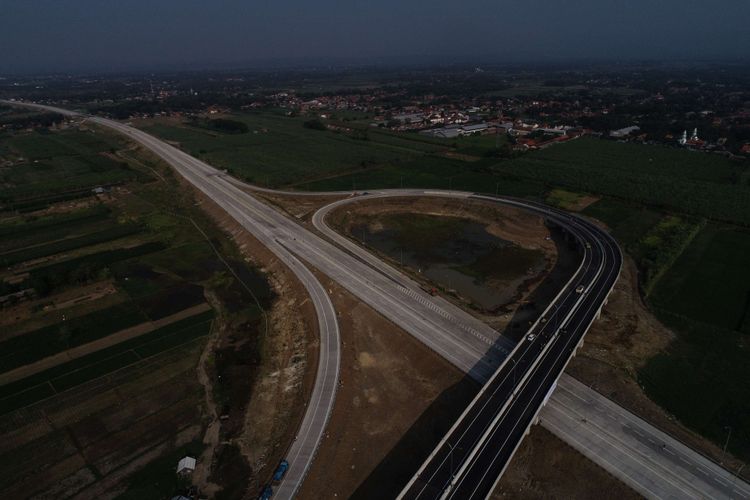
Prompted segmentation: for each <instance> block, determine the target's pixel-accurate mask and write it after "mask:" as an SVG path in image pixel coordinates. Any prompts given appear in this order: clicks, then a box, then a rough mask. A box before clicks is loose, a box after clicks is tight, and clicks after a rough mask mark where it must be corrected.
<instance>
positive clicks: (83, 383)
mask: <svg viewBox="0 0 750 500" xmlns="http://www.w3.org/2000/svg"><path fill="white" fill-rule="evenodd" d="M0 155H2V156H0V165H2V167H0V176H1V178H2V188H0V204H1V206H0V264H1V265H2V266H1V269H0V305H1V307H2V315H1V317H0V346H1V347H2V353H3V354H2V356H0V436H2V439H0V440H1V441H2V442H3V444H2V446H0V464H2V466H0V471H2V476H3V478H4V479H3V480H2V486H3V488H4V490H5V491H6V495H7V496H9V497H10V498H25V497H29V496H34V495H39V496H43V497H56V498H57V497H68V496H71V495H74V494H77V495H81V496H82V497H113V496H117V495H119V494H122V495H123V496H124V498H146V499H148V498H154V499H157V498H164V497H169V496H171V495H172V494H174V493H176V492H177V491H178V489H179V488H181V487H182V486H185V485H184V484H182V483H181V482H180V481H178V480H177V479H176V477H175V475H174V471H173V467H174V464H173V463H172V462H173V461H174V462H175V463H176V460H175V459H174V457H175V456H178V455H179V457H178V458H181V456H182V455H183V454H185V453H188V452H189V453H199V452H200V451H201V449H202V445H201V441H202V435H203V432H204V430H205V426H206V424H207V420H206V410H205V388H204V386H203V385H202V384H201V383H200V382H199V380H198V378H197V376H196V368H197V366H198V362H199V359H200V357H201V354H202V352H203V350H204V347H205V345H206V340H207V338H208V337H209V335H210V334H211V332H213V331H214V330H215V329H217V328H222V329H224V330H226V331H230V332H231V331H237V332H239V331H241V332H243V334H245V335H248V338H249V339H251V341H250V342H249V343H248V345H247V346H246V347H244V349H245V351H247V352H249V353H250V354H251V355H250V359H251V360H253V361H252V362H250V363H249V364H248V365H247V369H249V370H250V373H252V370H253V369H254V368H253V363H256V364H257V363H259V353H260V352H261V351H262V340H263V335H264V332H265V330H264V329H262V328H261V317H262V314H263V311H264V310H266V309H267V308H268V307H270V304H271V301H272V300H273V299H274V296H273V293H272V292H271V290H270V288H269V285H268V283H267V281H266V278H265V277H264V276H263V275H262V274H261V273H260V272H259V271H257V270H255V269H253V268H251V267H249V266H248V265H247V264H246V263H245V262H244V261H243V260H242V258H241V257H240V254H239V251H238V249H237V248H236V247H235V246H234V244H232V243H231V242H230V241H229V240H228V239H227V237H226V236H225V235H224V233H222V232H220V230H219V229H218V228H216V227H215V226H214V225H213V222H212V221H211V220H210V219H209V218H208V216H207V215H206V214H204V213H203V212H202V211H201V210H200V209H199V208H197V207H196V206H195V204H194V200H193V199H192V197H191V196H190V195H189V194H188V193H186V192H184V191H183V190H181V189H178V188H177V187H175V186H176V182H175V179H174V176H173V174H171V172H170V171H169V170H168V169H166V168H165V167H164V166H162V165H160V164H158V162H156V161H155V160H154V159H153V158H151V157H148V156H141V154H140V153H138V152H134V151H133V150H132V149H130V147H129V145H128V144H126V143H124V142H123V141H122V140H121V139H120V138H118V137H117V136H114V135H110V134H109V133H106V132H103V131H101V130H93V129H89V128H87V127H84V126H80V127H77V126H71V127H67V128H65V129H64V130H50V129H39V128H37V129H35V130H34V131H26V130H24V131H18V132H14V133H8V134H6V135H5V136H0ZM159 171H161V173H159ZM94 188H102V189H99V190H97V192H93V189H94ZM238 276H240V277H241V278H238ZM239 279H242V284H240V282H239ZM212 366H214V368H213V369H215V370H217V371H219V370H223V371H226V372H227V373H229V372H228V370H229V369H228V368H226V367H225V366H223V364H219V363H217V364H215V365H212ZM236 374H237V375H238V376H243V377H244V378H248V374H247V373H246V372H243V371H242V370H236ZM212 375H214V376H215V374H213V373H212ZM234 376H235V375H234V372H233V375H232V377H234ZM232 377H226V378H227V380H226V381H223V383H224V384H228V387H231V383H232ZM244 383H247V381H245V382H244ZM219 386H221V384H218V385H217V387H219ZM217 397H218V396H217ZM218 402H221V400H220V399H218ZM39 450H46V451H45V453H39ZM11 457H12V458H11ZM167 462H168V466H167V465H165V464H167Z"/></svg>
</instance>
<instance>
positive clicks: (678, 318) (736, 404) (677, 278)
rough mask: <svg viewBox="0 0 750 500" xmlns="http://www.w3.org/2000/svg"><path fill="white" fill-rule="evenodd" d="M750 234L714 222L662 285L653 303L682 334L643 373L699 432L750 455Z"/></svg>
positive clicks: (657, 396)
mask: <svg viewBox="0 0 750 500" xmlns="http://www.w3.org/2000/svg"><path fill="white" fill-rule="evenodd" d="M748 252H750V233H749V232H748V231H747V230H744V229H739V228H736V227H731V226H724V225H720V224H709V225H707V226H706V227H704V228H703V229H702V230H701V231H700V232H699V233H698V234H697V236H696V237H695V238H694V240H693V242H692V243H691V244H690V245H689V246H688V247H687V249H686V250H685V251H684V252H683V253H682V254H681V255H680V257H679V258H678V259H677V260H676V261H675V263H674V265H673V266H672V267H671V268H670V269H669V271H668V272H666V273H665V275H664V276H663V278H662V279H661V280H660V281H659V283H658V284H657V285H656V287H655V288H654V290H653V292H652V294H651V296H650V300H649V302H650V304H651V305H652V307H653V308H654V310H655V312H656V313H657V316H658V317H659V318H660V319H661V320H662V321H663V322H664V323H665V324H666V325H667V326H669V327H671V328H673V329H674V330H675V331H677V332H678V338H677V340H676V341H675V342H674V343H673V345H671V346H670V347H669V349H668V350H667V352H665V353H663V354H660V355H658V356H656V357H655V358H653V359H651V360H650V361H649V363H648V364H647V365H646V366H645V367H644V369H643V370H642V371H641V373H640V374H639V376H640V379H641V383H642V384H643V386H644V387H645V389H646V391H647V392H648V394H649V395H650V396H651V397H652V398H653V399H654V400H656V401H657V402H659V403H660V404H661V405H663V406H664V407H665V408H666V409H667V410H668V411H669V412H671V413H672V414H674V415H675V416H676V417H677V418H679V419H680V420H681V421H683V422H684V423H685V424H687V425H688V426H689V427H691V428H693V429H695V430H696V431H698V432H700V433H702V434H704V435H706V436H708V437H710V438H711V439H713V440H714V441H715V442H717V443H721V444H723V443H724V442H725V440H726V439H727V434H728V429H732V431H731V432H732V435H731V439H730V441H729V444H728V449H729V450H730V451H731V452H732V453H734V454H735V455H736V456H738V457H740V458H742V459H744V460H748V459H750V432H748V429H750V403H748V402H749V401H750V383H749V382H748V381H749V380H750V344H749V343H748V336H749V335H750V321H749V320H748V318H750V286H749V285H748V283H750V267H748V265H747V255H748Z"/></svg>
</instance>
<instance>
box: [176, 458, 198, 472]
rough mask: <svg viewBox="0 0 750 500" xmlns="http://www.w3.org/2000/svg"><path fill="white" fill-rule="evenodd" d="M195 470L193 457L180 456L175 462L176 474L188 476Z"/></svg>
mask: <svg viewBox="0 0 750 500" xmlns="http://www.w3.org/2000/svg"><path fill="white" fill-rule="evenodd" d="M194 470H195V459H194V458H193V457H182V458H181V459H180V461H179V462H177V475H178V476H188V475H190V474H192V473H193V471H194Z"/></svg>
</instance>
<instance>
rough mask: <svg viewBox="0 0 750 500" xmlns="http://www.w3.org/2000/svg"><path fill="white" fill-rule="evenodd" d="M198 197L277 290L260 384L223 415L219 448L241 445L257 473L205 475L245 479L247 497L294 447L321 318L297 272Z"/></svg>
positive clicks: (312, 370) (224, 479)
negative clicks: (241, 405) (237, 408)
mask: <svg viewBox="0 0 750 500" xmlns="http://www.w3.org/2000/svg"><path fill="white" fill-rule="evenodd" d="M198 198H199V200H200V203H201V205H202V208H203V209H204V210H205V211H207V212H208V213H209V215H210V216H211V217H212V218H213V219H214V220H215V221H216V222H217V223H218V224H219V226H220V227H221V228H222V229H223V230H225V231H226V232H228V233H229V234H230V235H231V237H232V238H233V239H234V241H235V242H236V244H237V245H238V247H239V248H240V251H241V252H242V254H243V255H244V256H245V257H246V259H248V260H249V261H252V262H253V263H254V264H255V265H256V266H258V267H260V268H261V271H262V272H263V273H264V274H265V275H266V277H267V278H268V279H269V282H270V284H271V287H272V289H273V290H274V292H275V293H276V294H277V300H276V301H275V302H274V305H273V307H272V309H271V311H268V312H267V314H268V319H269V325H270V329H269V331H268V334H267V335H266V336H265V338H264V341H263V347H262V364H261V366H259V367H258V370H257V372H256V373H255V376H254V378H255V382H254V383H253V384H252V386H251V387H248V388H247V389H248V391H247V392H248V394H249V395H250V397H249V400H248V401H247V402H246V406H245V407H244V408H243V411H242V412H241V413H238V412H231V411H230V412H229V413H227V414H224V415H221V417H222V419H221V426H220V427H221V430H220V435H221V441H222V443H223V444H220V446H218V447H217V450H216V453H217V454H220V453H221V452H222V447H227V446H233V447H235V448H238V449H239V451H240V452H241V454H242V456H243V457H244V459H245V460H246V461H247V464H248V466H249V468H250V470H251V471H252V473H251V475H250V477H249V478H248V477H235V476H236V475H238V474H240V471H239V470H233V469H232V468H231V467H221V466H219V467H216V468H215V470H213V471H210V473H207V474H206V475H205V477H206V478H210V481H212V482H214V483H217V482H218V483H219V485H220V486H224V485H225V484H226V483H228V482H234V483H236V482H244V483H245V484H246V487H244V488H242V490H243V491H244V494H243V495H244V497H245V498H253V497H254V496H255V495H257V493H258V491H259V490H260V489H261V486H262V485H263V484H265V483H266V482H267V481H268V480H269V479H270V476H271V474H272V472H273V470H274V469H275V467H276V465H277V464H278V462H279V461H280V460H281V459H282V458H283V456H284V454H285V453H286V450H287V449H288V447H289V446H290V445H291V443H292V440H293V439H294V436H295V434H296V432H297V429H298V427H299V424H300V422H301V420H302V416H303V415H304V410H305V404H304V403H305V402H306V401H307V400H308V399H309V394H310V391H311V390H312V385H313V383H314V376H315V370H316V363H317V350H318V346H319V344H318V333H317V319H316V315H315V310H314V308H313V306H312V303H311V302H310V301H309V298H308V297H307V292H306V291H305V289H304V287H302V285H301V284H300V283H299V281H298V280H297V279H296V277H294V275H293V274H292V273H291V271H290V270H288V269H287V268H286V267H285V266H284V265H283V264H282V263H281V262H280V261H279V260H278V259H277V258H276V257H275V256H274V255H273V254H272V253H271V252H270V251H269V250H268V249H267V248H266V247H264V246H263V245H261V244H260V242H258V240H256V239H255V238H254V237H253V236H252V235H250V234H249V233H248V232H247V231H246V230H245V229H243V228H242V227H241V226H240V225H239V224H238V223H237V222H236V221H234V219H232V218H231V217H229V216H228V215H227V214H226V213H225V212H224V211H223V210H222V209H221V208H220V207H218V206H217V205H216V204H215V203H213V202H212V201H210V200H208V199H207V198H206V197H205V196H201V195H198ZM209 429H211V428H209ZM213 432H215V431H213ZM227 453H230V451H229V450H227ZM218 461H219V462H221V460H220V459H219V460H218ZM202 474H203V472H202ZM222 483H223V484H222ZM205 486H209V487H208V488H207V491H213V490H215V488H211V487H210V485H208V484H207V483H206V485H205ZM238 494H239V493H238Z"/></svg>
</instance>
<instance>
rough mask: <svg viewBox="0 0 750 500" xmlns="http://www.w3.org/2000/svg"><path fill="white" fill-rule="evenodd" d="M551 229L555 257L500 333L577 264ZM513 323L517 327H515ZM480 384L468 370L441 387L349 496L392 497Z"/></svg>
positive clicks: (523, 319)
mask: <svg viewBox="0 0 750 500" xmlns="http://www.w3.org/2000/svg"><path fill="white" fill-rule="evenodd" d="M550 229H551V235H552V239H553V241H554V242H555V244H556V245H557V251H558V259H557V261H556V263H555V265H554V266H553V268H552V270H551V271H550V272H549V274H548V275H547V277H546V278H545V279H544V280H543V281H542V282H541V283H540V284H539V286H538V287H537V288H536V289H535V290H534V292H532V294H531V295H530V297H529V301H528V303H529V306H527V307H524V308H519V309H518V310H517V311H516V312H515V313H514V316H513V319H512V320H511V322H510V323H509V326H508V327H507V328H506V329H505V331H504V332H503V335H504V336H507V337H509V338H513V339H514V340H516V341H517V340H518V339H519V338H522V337H523V335H524V334H525V332H526V330H527V329H528V326H529V321H531V322H533V321H535V320H536V317H537V316H538V315H539V314H540V313H541V312H542V311H543V310H544V309H545V308H546V307H547V305H548V304H549V303H550V301H551V300H552V299H553V298H554V297H555V295H557V292H558V291H559V290H560V289H561V288H562V286H563V285H564V284H565V283H566V282H567V281H568V280H569V279H570V276H571V275H572V274H573V272H575V269H576V268H577V267H578V263H579V258H580V254H579V253H578V251H577V250H576V246H575V243H574V241H573V240H572V238H571V237H569V236H568V235H567V234H566V233H565V232H564V231H562V230H561V229H559V228H555V227H551V228H550ZM512 325H519V326H517V327H515V328H514V327H513V326H512ZM497 353H498V351H497V350H496V349H494V348H490V349H488V351H487V353H485V355H484V357H483V359H482V361H480V362H479V363H477V364H476V365H475V367H474V368H472V370H471V371H470V373H474V372H478V371H482V370H484V366H486V363H487V362H490V361H491V362H492V364H493V366H497V365H498V359H497ZM485 371H486V370H485ZM480 387H481V386H480V384H479V383H478V382H476V381H475V380H474V379H473V378H472V377H471V376H470V375H469V374H467V375H465V376H464V377H463V378H462V379H461V381H459V382H458V383H456V384H454V385H453V386H451V387H450V388H448V389H447V390H445V391H443V392H442V393H441V394H440V395H439V396H438V397H437V398H436V399H435V400H434V401H433V402H432V404H431V405H430V406H429V407H428V408H427V409H426V410H425V411H424V412H423V413H422V415H420V417H419V418H418V419H417V420H416V421H415V422H414V424H413V425H412V426H411V427H410V428H409V430H408V431H407V432H406V433H405V434H404V436H403V437H402V438H401V440H399V442H398V443H397V444H396V446H394V447H393V449H391V451H390V452H389V453H388V454H387V455H386V456H385V458H384V459H383V460H382V461H381V462H380V463H379V464H378V465H377V467H375V469H374V470H373V471H372V473H371V474H370V475H369V476H368V477H367V479H365V480H364V481H363V482H362V483H361V484H360V485H359V486H358V487H357V489H356V490H355V491H354V493H353V494H352V497H351V498H356V499H378V500H380V499H382V498H396V497H397V496H398V494H399V493H400V492H401V490H402V489H403V488H404V486H406V484H407V483H408V482H409V480H410V479H411V478H412V476H413V475H414V474H415V473H416V471H417V469H419V467H420V466H421V465H422V463H423V462H424V461H425V460H426V459H427V457H428V456H429V455H430V453H432V451H433V450H434V449H435V447H436V446H437V445H438V443H439V442H440V440H441V439H442V438H443V437H444V436H445V434H446V433H447V432H448V430H450V428H451V426H452V425H453V423H454V422H455V421H456V420H457V419H458V417H459V416H460V415H461V413H463V411H464V410H465V409H466V407H467V406H468V405H469V403H470V402H471V401H472V400H473V399H474V397H475V396H476V394H477V393H478V392H479V389H480Z"/></svg>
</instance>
